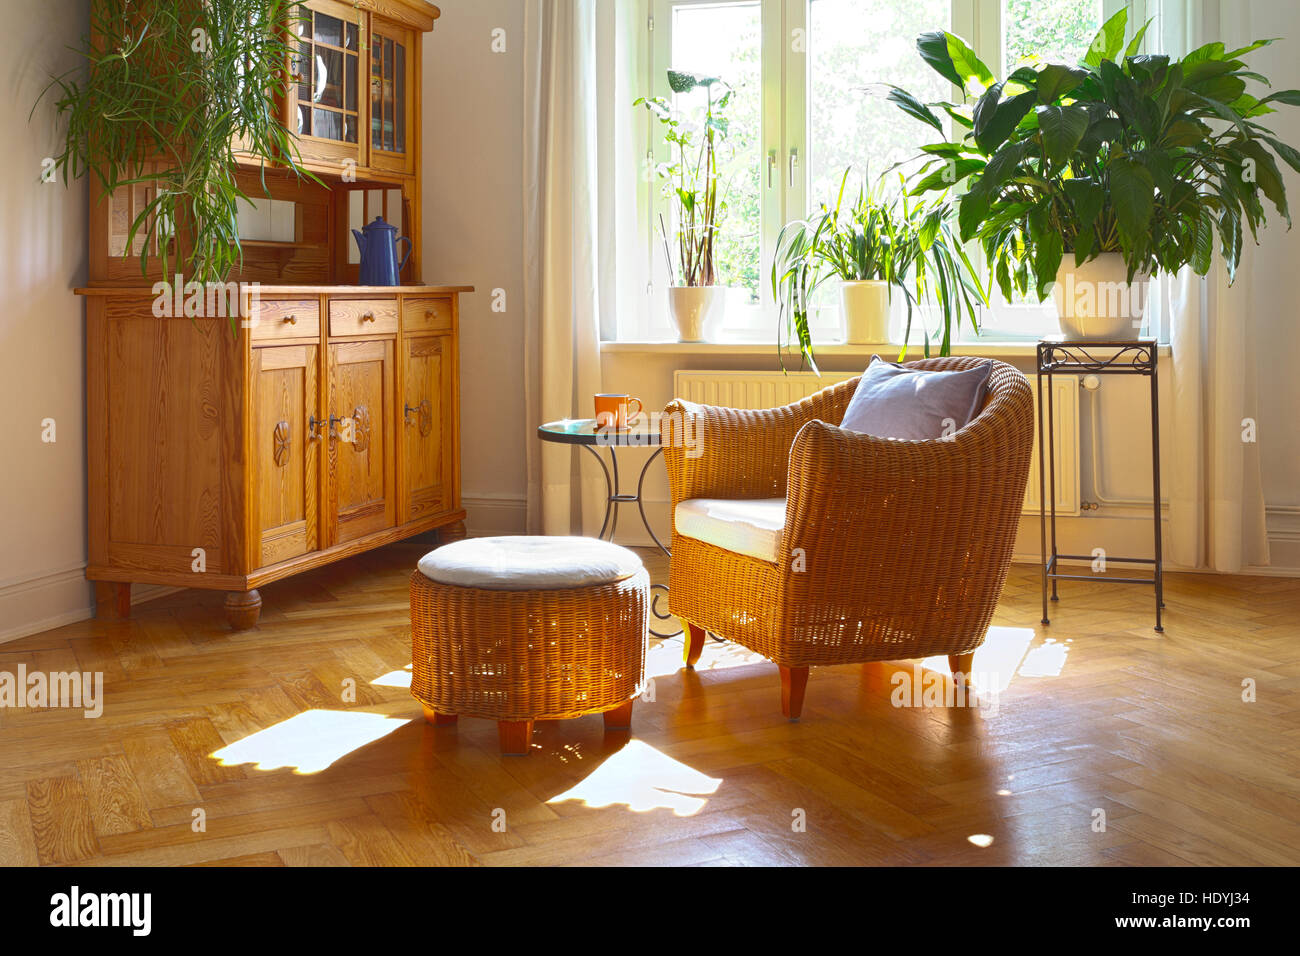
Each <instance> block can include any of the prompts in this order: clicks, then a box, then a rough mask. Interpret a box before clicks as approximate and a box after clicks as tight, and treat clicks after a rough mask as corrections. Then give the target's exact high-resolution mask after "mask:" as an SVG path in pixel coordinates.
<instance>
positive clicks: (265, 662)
mask: <svg viewBox="0 0 1300 956" xmlns="http://www.w3.org/2000/svg"><path fill="white" fill-rule="evenodd" d="M420 550H421V548H420V546H419V545H415V544H404V545H394V546H392V547H389V548H386V549H383V550H381V551H378V552H374V553H372V554H370V555H366V556H364V557H360V558H357V559H353V560H350V561H347V562H344V563H341V564H338V565H335V566H333V567H329V568H325V569H322V570H320V571H317V572H314V573H310V574H305V575H302V576H300V577H298V578H295V579H292V580H289V581H285V582H282V583H280V584H276V585H272V586H270V587H267V588H265V589H264V591H263V596H264V599H265V604H266V607H265V611H264V616H263V619H262V623H261V625H260V627H259V628H257V629H256V630H253V631H249V632H245V633H239V634H232V633H231V632H229V631H228V630H227V629H226V627H225V625H224V623H223V620H222V616H221V614H220V610H219V603H220V595H214V594H205V593H201V592H186V593H183V594H177V595H174V596H172V597H169V598H164V599H162V600H159V601H155V602H153V603H152V604H149V605H143V606H138V607H136V608H135V611H134V618H133V619H132V620H131V621H127V622H113V621H89V622H85V623H82V624H76V625H71V626H68V627H63V628H60V629H58V630H55V631H50V632H47V633H45V634H41V635H38V636H35V637H31V638H26V639H23V640H20V641H15V642H12V643H9V644H6V645H2V646H0V672H4V671H8V672H10V673H14V672H16V670H17V668H18V666H19V665H20V664H22V665H26V667H27V669H28V670H29V671H37V670H39V671H46V672H49V671H102V672H103V674H104V679H105V684H106V689H105V707H104V712H103V716H102V717H100V718H98V719H94V720H88V719H85V718H84V717H83V715H82V713H81V712H80V711H75V710H52V709H46V710H31V709H21V710H13V709H7V710H6V709H0V864H22V865H28V864H46V865H58V864H68V863H77V864H92V865H93V864H108V865H120V864H138V865H181V864H238V865H243V864H248V865H272V866H279V865H290V866H296V865H321V864H324V865H332V864H338V865H347V864H354V865H366V864H395V865H413V864H418V865H428V864H435V865H474V864H486V865H511V864H568V863H582V864H592V863H594V864H626V863H633V864H674V865H695V864H700V865H705V864H707V865H726V864H799V863H811V864H885V863H889V864H892V863H902V864H909V863H910V864H931V865H934V864H939V865H947V864H966V863H993V864H1129V865H1133V864H1137V865H1142V864H1183V863H1194V864H1252V863H1262V864H1290V865H1295V864H1297V863H1300V801H1297V800H1296V794H1297V792H1300V623H1298V620H1300V582H1297V581H1294V580H1284V579H1276V578H1251V577H1232V578H1229V577H1215V576H1203V575H1173V576H1170V577H1169V580H1168V598H1167V600H1168V605H1169V608H1168V612H1167V618H1166V633H1165V634H1164V635H1163V636H1160V635H1157V634H1155V633H1154V632H1153V631H1152V629H1151V619H1150V598H1149V594H1150V592H1149V591H1148V590H1147V589H1139V588H1131V587H1122V586H1103V585H1099V584H1089V583H1082V584H1068V583H1067V584H1065V585H1063V587H1062V598H1063V599H1062V601H1061V603H1060V605H1059V606H1058V607H1057V608H1056V609H1055V619H1054V622H1053V624H1052V626H1051V627H1050V628H1042V627H1040V626H1039V624H1038V618H1039V613H1040V612H1039V609H1038V577H1037V569H1036V568H1032V567H1016V568H1014V569H1013V570H1012V575H1011V580H1010V581H1009V583H1008V586H1007V589H1006V593H1005V595H1004V598H1003V601H1002V604H1001V607H1000V609H999V612H998V615H997V618H996V621H995V626H994V629H993V631H992V632H991V634H990V637H989V641H988V644H987V645H986V646H985V648H983V649H982V650H981V651H980V653H979V654H978V655H977V656H976V661H975V670H976V671H977V672H978V673H979V675H980V678H979V679H980V683H981V686H982V687H983V688H984V690H985V697H984V698H983V699H984V700H985V702H986V703H988V704H992V703H993V702H994V698H993V697H992V696H991V695H992V691H994V690H997V691H998V693H997V695H996V701H995V702H996V712H994V711H993V709H992V707H991V706H990V707H989V708H988V709H985V710H984V711H983V712H980V711H978V710H976V709H972V708H969V707H967V708H958V707H943V706H920V707H896V706H893V704H892V703H891V698H893V697H895V696H898V694H899V693H901V690H902V689H906V688H901V689H900V688H898V687H897V686H896V685H897V683H898V682H899V681H901V680H905V679H907V680H910V679H911V678H912V677H913V675H914V671H913V665H912V663H910V662H900V663H898V664H888V665H885V664H881V665H870V666H860V667H836V668H826V669H815V670H814V671H813V674H812V677H811V679H810V681H809V685H808V702H807V705H806V707H805V711H804V719H803V720H802V721H801V722H800V723H797V724H791V723H788V722H786V721H785V720H783V719H782V718H781V715H780V708H779V681H778V678H777V674H776V669H775V667H773V666H772V665H770V664H767V663H764V662H762V661H756V660H755V659H753V658H752V657H750V656H749V655H747V654H745V653H744V652H743V651H741V650H739V649H737V648H735V647H732V646H730V645H714V644H711V645H710V646H709V647H708V648H707V649H706V651H705V657H704V659H703V661H702V662H701V666H700V669H699V670H698V671H697V672H695V673H691V672H686V671H683V670H681V668H680V665H679V662H680V654H681V643H680V639H678V640H675V641H669V642H666V643H665V644H663V645H662V646H660V647H658V648H657V649H656V650H655V652H654V654H653V655H652V659H651V663H652V673H653V674H655V675H656V678H655V681H654V688H653V689H654V700H653V701H652V702H651V701H648V700H643V701H639V702H638V703H637V705H636V710H635V713H634V715H633V731H632V734H631V736H630V738H629V737H628V736H627V735H624V736H622V737H617V736H611V737H608V738H606V737H605V736H604V734H603V726H602V721H601V719H600V718H599V717H587V718H582V719H580V720H577V721H567V722H561V723H543V724H539V725H538V729H537V733H536V740H535V743H536V747H535V749H534V752H533V753H532V755H530V756H529V757H527V758H510V757H505V758H503V757H501V756H499V755H498V753H497V746H496V729H495V726H494V725H492V724H489V723H487V722H483V721H475V720H470V719H466V720H462V721H461V722H460V725H459V727H457V728H452V729H438V730H434V729H433V728H432V727H428V726H427V725H425V723H424V722H423V721H422V720H421V719H420V709H419V706H418V705H417V704H416V703H415V702H414V701H413V700H412V699H411V698H410V697H409V695H408V692H407V690H406V689H405V687H404V686H402V684H403V681H404V680H405V679H406V677H407V671H406V670H405V667H406V666H407V665H408V664H409V661H410V646H409V636H408V623H407V613H408V612H407V589H406V588H407V584H406V576H407V574H408V571H409V569H410V568H411V567H412V566H413V565H414V563H415V560H416V558H417V557H418V555H419V553H420ZM647 559H648V560H649V561H650V563H651V567H652V571H653V572H654V573H655V575H656V577H658V578H661V579H662V578H663V577H664V572H665V570H666V567H665V565H664V562H662V561H660V560H654V559H651V557H650V555H649V554H648V553H647ZM930 663H932V664H933V665H934V666H935V669H936V671H937V672H938V674H939V676H940V677H942V681H943V683H942V684H941V685H935V686H937V687H938V688H939V690H940V691H942V690H943V689H944V688H945V687H950V686H951V685H950V683H949V682H948V681H947V673H946V662H930ZM934 679H937V678H934ZM1243 681H1253V685H1254V693H1255V700H1254V701H1253V702H1246V701H1243V699H1242V697H1243ZM922 686H923V687H924V686H925V684H924V683H923V685H922ZM918 693H919V692H918ZM908 699H909V700H911V699H912V697H911V692H909V694H908ZM214 754H218V755H219V756H220V757H221V758H222V759H220V760H219V759H216V758H214V756H213V755H214Z"/></svg>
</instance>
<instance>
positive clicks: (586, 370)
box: [523, 0, 646, 534]
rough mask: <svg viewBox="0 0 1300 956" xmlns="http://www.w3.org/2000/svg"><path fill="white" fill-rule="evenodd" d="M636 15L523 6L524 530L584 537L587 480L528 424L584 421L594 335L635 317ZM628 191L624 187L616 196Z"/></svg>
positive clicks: (569, 451)
mask: <svg viewBox="0 0 1300 956" xmlns="http://www.w3.org/2000/svg"><path fill="white" fill-rule="evenodd" d="M639 7H640V4H639V3H628V2H620V3H608V2H600V0H526V8H525V30H526V35H525V37H524V44H525V60H524V90H525V103H524V124H523V162H524V171H523V172H524V176H523V182H524V196H523V208H524V269H525V275H524V288H525V295H524V299H525V301H524V325H525V330H524V342H525V353H524V359H525V377H526V380H525V383H524V384H525V395H526V398H527V403H528V421H527V433H526V434H525V436H524V441H525V442H526V443H527V448H528V459H527V461H528V530H529V532H530V533H534V534H536V533H542V534H582V533H588V534H594V533H596V531H598V530H599V527H600V519H601V516H602V515H603V513H604V499H605V484H604V479H603V477H602V476H601V472H600V468H599V466H597V465H596V464H595V462H593V461H591V460H590V456H589V455H587V454H586V453H585V452H579V451H578V450H576V449H574V448H572V447H571V446H565V445H552V444H544V443H541V442H539V440H538V439H537V436H536V428H537V426H538V425H540V424H542V423H544V422H549V421H554V420H556V419H560V418H591V417H592V415H593V408H592V396H593V395H594V394H595V393H597V392H600V391H602V382H601V370H600V338H601V329H602V328H605V329H607V330H608V329H612V328H613V327H614V324H615V323H614V316H615V315H617V314H618V310H620V309H635V308H639V307H644V306H643V302H644V298H645V296H644V289H645V282H646V279H645V277H644V275H643V270H644V267H643V266H642V264H641V263H640V262H639V258H638V256H637V253H636V249H637V248H638V245H639V244H638V242H637V225H636V223H637V208H636V206H637V196H636V192H635V181H636V177H635V176H630V177H629V176H627V175H626V174H625V171H626V170H628V169H635V168H636V163H637V159H636V157H637V132H636V126H635V124H634V123H633V117H634V115H635V114H634V112H633V109H632V101H633V100H634V99H635V98H636V96H637V92H636V90H635V86H636V77H637V76H638V68H639V67H638V63H637V51H638V45H637V43H636V35H637V33H636V25H637V24H638V23H643V22H644V21H643V20H642V19H641V18H640V14H639V12H638V11H639ZM629 186H630V187H631V188H629Z"/></svg>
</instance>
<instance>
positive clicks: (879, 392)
mask: <svg viewBox="0 0 1300 956" xmlns="http://www.w3.org/2000/svg"><path fill="white" fill-rule="evenodd" d="M992 372H993V363H992V362H981V363H980V364H979V365H975V366H972V367H971V368H968V369H964V370H962V371H957V372H939V371H921V370H919V369H910V368H904V367H903V366H901V365H894V364H893V363H891V362H885V361H882V360H881V358H880V356H879V355H874V356H872V358H871V364H870V365H868V366H867V370H866V371H865V372H864V373H863V374H862V379H861V381H859V382H858V389H857V391H856V392H854V393H853V399H852V400H851V401H850V402H849V407H848V409H847V410H846V411H845V412H844V421H842V422H841V423H840V427H841V428H845V429H848V430H849V431H855V432H862V433H863V434H866V435H875V436H876V437H877V438H905V439H910V440H913V441H915V440H923V439H927V438H942V437H944V436H946V435H951V434H953V433H954V432H955V431H957V430H958V429H959V428H964V427H965V426H966V424H967V423H968V422H969V421H970V420H971V419H972V418H974V417H975V416H976V415H977V414H978V413H979V411H980V409H981V408H982V407H983V405H984V398H985V396H986V395H987V394H988V387H989V375H990V374H992Z"/></svg>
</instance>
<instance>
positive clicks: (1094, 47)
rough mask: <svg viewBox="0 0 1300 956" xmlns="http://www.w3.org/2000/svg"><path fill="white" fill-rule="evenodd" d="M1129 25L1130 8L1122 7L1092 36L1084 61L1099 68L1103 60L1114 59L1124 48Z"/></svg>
mask: <svg viewBox="0 0 1300 956" xmlns="http://www.w3.org/2000/svg"><path fill="white" fill-rule="evenodd" d="M1127 27H1128V8H1127V7H1120V8H1119V12H1118V13H1116V14H1115V15H1114V16H1112V17H1111V18H1110V19H1109V20H1107V21H1106V22H1105V23H1103V24H1102V25H1101V29H1100V30H1098V31H1097V35H1096V36H1095V37H1093V38H1092V43H1090V44H1089V45H1088V52H1087V53H1086V54H1084V57H1083V63H1085V64H1086V65H1087V66H1091V67H1093V68H1097V67H1100V66H1101V61H1102V60H1111V61H1114V60H1115V58H1116V57H1118V56H1119V52H1120V50H1122V49H1124V31H1125V30H1126V29H1127Z"/></svg>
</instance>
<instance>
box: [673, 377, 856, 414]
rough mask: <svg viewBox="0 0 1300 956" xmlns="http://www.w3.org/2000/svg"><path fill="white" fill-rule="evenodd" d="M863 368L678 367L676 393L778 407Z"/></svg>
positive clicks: (702, 400) (703, 401)
mask: <svg viewBox="0 0 1300 956" xmlns="http://www.w3.org/2000/svg"><path fill="white" fill-rule="evenodd" d="M861 374H862V373H861V372H822V374H821V375H820V376H818V375H817V374H816V373H814V372H791V373H790V374H788V375H786V374H785V373H783V372H709V371H680V370H679V371H676V372H674V373H673V394H674V395H675V396H677V397H678V398H684V399H686V401H688V402H697V403H699V404H700V405H718V406H721V407H722V408H776V407H777V406H779V405H789V404H791V403H792V402H797V401H799V400H800V399H804V398H807V397H808V396H809V395H812V394H813V393H814V392H820V391H821V390H822V389H823V388H828V387H830V386H831V385H838V384H839V383H840V382H843V381H846V380H848V379H850V378H854V377H855V376H858V375H861Z"/></svg>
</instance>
